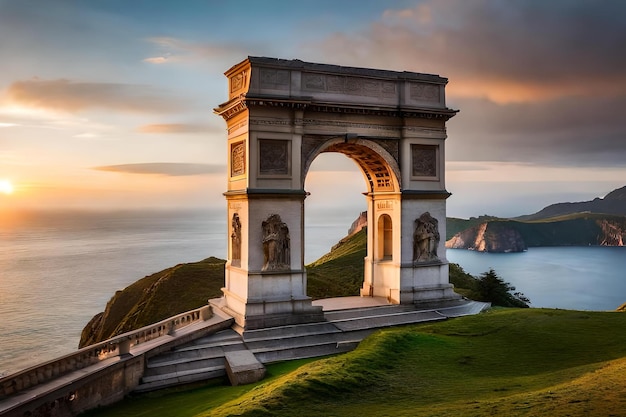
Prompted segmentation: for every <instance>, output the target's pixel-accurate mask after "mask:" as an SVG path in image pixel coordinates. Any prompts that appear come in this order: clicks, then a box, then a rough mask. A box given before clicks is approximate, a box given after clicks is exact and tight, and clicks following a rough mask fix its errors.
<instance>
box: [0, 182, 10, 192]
mask: <svg viewBox="0 0 626 417" xmlns="http://www.w3.org/2000/svg"><path fill="white" fill-rule="evenodd" d="M0 193H2V194H6V195H9V194H13V184H11V181H9V180H0Z"/></svg>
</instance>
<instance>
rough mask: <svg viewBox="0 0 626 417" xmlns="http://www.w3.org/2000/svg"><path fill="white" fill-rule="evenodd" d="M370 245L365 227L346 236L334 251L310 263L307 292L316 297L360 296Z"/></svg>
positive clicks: (307, 268) (308, 266) (307, 269)
mask: <svg viewBox="0 0 626 417" xmlns="http://www.w3.org/2000/svg"><path fill="white" fill-rule="evenodd" d="M366 247H367V230H366V229H365V228H364V229H361V230H360V231H359V232H357V233H355V234H354V235H352V236H348V237H345V238H343V239H342V240H341V241H340V242H339V243H338V244H337V245H335V246H334V247H333V249H332V250H331V251H330V252H328V253H327V254H326V255H324V256H322V257H321V258H320V259H318V260H317V261H315V262H313V263H311V264H309V265H307V266H306V271H307V281H308V284H307V295H308V296H309V297H313V298H314V299H318V298H328V297H344V296H350V295H359V289H360V288H361V287H362V286H363V273H364V261H363V259H364V258H365V255H366V251H367V249H366Z"/></svg>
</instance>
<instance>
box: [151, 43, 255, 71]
mask: <svg viewBox="0 0 626 417" xmlns="http://www.w3.org/2000/svg"><path fill="white" fill-rule="evenodd" d="M147 41H148V42H150V43H151V44H153V45H155V46H156V47H157V49H158V52H157V54H156V55H154V56H151V57H148V58H145V59H144V60H143V62H147V63H149V64H157V65H158V64H168V63H181V62H182V63H186V62H191V63H197V62H198V61H202V62H204V63H209V64H210V63H213V62H214V63H216V64H218V65H220V66H221V65H223V62H239V61H241V60H243V59H244V58H245V57H246V56H247V55H248V51H249V49H248V48H247V47H245V46H243V45H239V44H235V43H219V44H213V43H208V42H205V43H202V42H193V41H188V40H185V39H180V38H174V37H166V36H162V37H153V38H148V39H147Z"/></svg>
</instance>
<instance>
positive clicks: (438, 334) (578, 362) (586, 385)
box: [89, 309, 626, 417]
mask: <svg viewBox="0 0 626 417" xmlns="http://www.w3.org/2000/svg"><path fill="white" fill-rule="evenodd" d="M283 371H284V373H283V374H282V376H280V375H277V372H274V373H273V378H274V379H271V380H267V381H262V382H261V383H258V384H255V385H251V386H246V387H230V388H227V387H215V386H207V387H204V388H197V389H196V390H193V391H189V392H179V393H175V394H171V393H170V394H166V395H163V396H160V397H157V396H156V395H155V394H152V395H153V396H152V397H150V401H145V402H143V403H142V409H141V412H139V410H138V409H134V408H132V404H133V401H135V402H136V401H141V399H139V400H133V401H125V402H123V403H121V404H120V405H118V406H114V407H111V408H108V409H106V410H100V411H99V412H98V413H93V414H89V415H93V416H100V417H103V416H130V415H133V416H141V415H159V416H181V417H184V416H195V417H200V416H232V415H238V416H294V415H297V416H300V417H305V416H320V415H324V416H359V417H363V416H379V415H394V416H421V415H423V416H459V415H462V416H487V415H503V416H504V415H506V416H543V415H550V416H584V415H603V416H610V415H616V416H617V415H623V410H624V407H625V406H626V383H624V381H623V373H624V371H626V315H624V314H621V313H617V312H580V311H566V310H549V309H497V310H492V311H490V312H488V313H484V314H480V315H477V316H470V317H463V318H458V319H454V320H449V321H445V322H438V323H433V324H421V325H412V326H406V327H400V328H393V329H387V330H382V331H379V332H377V333H375V334H373V335H372V336H370V337H369V338H367V339H366V340H364V341H363V342H362V343H361V345H360V346H359V347H358V348H357V349H356V350H355V351H353V352H350V353H348V354H344V355H339V356H334V357H330V358H326V359H319V360H316V361H314V362H311V363H308V364H305V365H303V366H300V367H299V368H297V369H295V370H290V369H289V368H285V369H283ZM278 373H280V371H279V372H278ZM228 392H230V394H228ZM161 395H162V394H161ZM142 398H144V397H142ZM209 402H210V404H211V406H210V407H208V408H206V407H205V408H203V409H202V410H200V409H201V408H202V405H203V404H204V405H206V404H208V403H209ZM172 404H180V407H179V408H178V409H176V407H172ZM168 410H169V411H168Z"/></svg>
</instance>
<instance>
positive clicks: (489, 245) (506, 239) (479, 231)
mask: <svg viewBox="0 0 626 417" xmlns="http://www.w3.org/2000/svg"><path fill="white" fill-rule="evenodd" d="M446 248H449V249H469V250H475V251H478V252H523V251H525V250H526V249H528V247H527V246H526V242H525V241H524V238H523V237H522V235H521V234H520V232H519V231H518V230H517V229H516V228H515V226H514V225H512V224H510V222H502V221H490V222H485V223H481V224H479V225H478V226H474V227H470V228H469V229H466V230H463V231H462V232H459V233H457V234H456V235H454V236H453V237H452V239H450V240H448V241H447V242H446Z"/></svg>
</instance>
